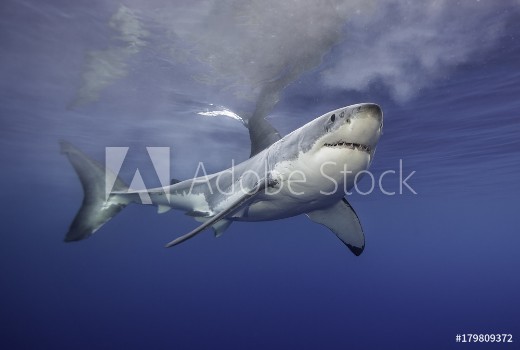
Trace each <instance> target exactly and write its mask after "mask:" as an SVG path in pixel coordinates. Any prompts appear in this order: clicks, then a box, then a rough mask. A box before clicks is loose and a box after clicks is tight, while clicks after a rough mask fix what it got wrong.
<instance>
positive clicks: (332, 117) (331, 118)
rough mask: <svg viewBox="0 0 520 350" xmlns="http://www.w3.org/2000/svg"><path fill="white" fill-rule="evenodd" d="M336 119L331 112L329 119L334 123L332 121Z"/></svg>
mask: <svg viewBox="0 0 520 350" xmlns="http://www.w3.org/2000/svg"><path fill="white" fill-rule="evenodd" d="M335 120H336V115H335V114H333V115H331V116H330V121H331V122H333V123H334V121H335Z"/></svg>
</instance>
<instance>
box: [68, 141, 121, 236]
mask: <svg viewBox="0 0 520 350" xmlns="http://www.w3.org/2000/svg"><path fill="white" fill-rule="evenodd" d="M60 146H61V153H63V154H65V155H67V157H68V158H69V161H70V163H71V164H72V166H73V167H74V170H76V173H77V174H78V176H79V179H80V181H81V185H82V186H83V191H84V197H83V203H82V204H81V208H80V209H79V212H78V214H76V217H75V218H74V221H73V222H72V224H71V225H70V228H69V232H68V233H67V235H66V236H65V242H71V241H79V240H82V239H85V238H88V237H89V236H90V235H92V234H93V233H94V232H96V231H97V230H98V229H99V228H100V227H101V226H103V224H105V223H106V222H107V221H108V220H110V219H111V218H113V217H114V216H115V215H116V214H117V213H119V212H120V211H121V210H122V209H123V208H124V207H126V206H127V205H128V204H129V203H130V201H129V200H128V199H126V198H124V197H123V196H121V195H117V194H116V195H114V194H109V195H107V193H106V189H105V181H106V180H108V181H110V182H111V183H114V187H113V190H114V191H126V190H128V186H127V185H126V184H125V183H124V182H123V181H122V180H121V179H120V178H119V177H117V176H116V175H115V174H113V173H112V172H110V171H105V167H104V166H102V165H101V164H100V163H98V162H96V161H95V160H93V159H91V158H89V157H88V156H86V155H85V154H84V153H83V152H81V151H80V150H79V149H77V148H76V147H74V146H73V145H72V144H70V143H68V142H65V141H62V142H60Z"/></svg>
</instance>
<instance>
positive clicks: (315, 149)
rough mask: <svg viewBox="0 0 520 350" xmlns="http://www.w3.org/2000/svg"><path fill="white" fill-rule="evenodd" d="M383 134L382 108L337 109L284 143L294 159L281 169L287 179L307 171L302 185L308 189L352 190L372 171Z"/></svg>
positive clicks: (365, 106)
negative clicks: (290, 175) (362, 174)
mask: <svg viewBox="0 0 520 350" xmlns="http://www.w3.org/2000/svg"><path fill="white" fill-rule="evenodd" d="M382 132H383V112H382V110H381V108H380V107H379V106H378V105H376V104H373V103H361V104H356V105H352V106H347V107H343V108H339V109H336V110H334V111H331V112H328V113H326V114H324V115H322V116H320V117H318V118H316V119H314V120H313V121H311V122H309V123H308V124H306V125H304V126H302V127H301V128H300V129H298V130H295V131H294V132H293V133H291V134H289V135H287V136H286V137H285V138H284V139H282V140H280V141H281V143H284V144H285V147H286V148H285V149H286V150H287V149H289V148H290V149H291V152H289V153H290V154H292V157H287V158H289V159H290V160H289V159H288V160H287V161H285V162H280V165H281V166H279V167H278V169H279V170H280V173H284V175H285V176H283V177H284V178H287V177H288V176H289V175H288V174H290V173H291V172H294V171H295V170H297V171H301V172H303V173H304V174H305V178H306V182H305V184H304V185H302V186H305V187H306V188H307V190H308V189H315V190H322V191H328V190H327V189H331V188H332V189H338V190H339V189H341V188H343V187H344V188H347V189H349V188H351V187H352V186H353V185H354V181H355V179H359V177H358V178H356V175H357V174H358V173H360V172H361V171H363V170H366V169H368V167H369V165H370V163H371V161H372V159H373V156H374V153H375V150H376V146H377V142H378V141H379V137H380V136H381V133H382ZM280 153H281V152H280ZM284 158H285V157H284ZM287 158H285V159H287ZM345 173H347V174H348V176H347V178H345Z"/></svg>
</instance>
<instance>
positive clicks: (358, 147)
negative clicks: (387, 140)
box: [324, 141, 371, 153]
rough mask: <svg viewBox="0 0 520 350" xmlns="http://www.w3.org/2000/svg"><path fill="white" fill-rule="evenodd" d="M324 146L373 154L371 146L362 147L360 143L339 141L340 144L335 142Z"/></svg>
mask: <svg viewBox="0 0 520 350" xmlns="http://www.w3.org/2000/svg"><path fill="white" fill-rule="evenodd" d="M324 146H325V147H337V148H349V149H355V150H358V151H363V152H367V153H370V152H371V149H370V146H367V145H362V144H360V143H352V142H344V141H338V142H334V143H326V144H325V145H324Z"/></svg>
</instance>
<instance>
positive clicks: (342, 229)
mask: <svg viewBox="0 0 520 350" xmlns="http://www.w3.org/2000/svg"><path fill="white" fill-rule="evenodd" d="M307 216H308V217H309V218H310V219H311V220H312V221H314V222H317V223H318V224H322V225H324V226H326V227H328V228H329V229H330V230H331V231H332V232H334V233H335V234H336V236H338V238H339V239H341V241H342V242H343V243H345V245H346V246H347V247H348V248H349V249H350V250H351V251H352V253H354V254H355V255H356V256H359V255H360V254H361V253H362V252H363V249H364V248H365V235H364V234H363V229H362V228H361V223H360V222H359V218H358V216H357V214H356V212H355V211H354V209H352V207H351V206H350V204H349V203H348V202H347V200H346V199H345V198H342V199H341V200H340V201H339V202H337V203H336V204H334V205H332V206H330V207H328V208H325V209H320V210H315V211H313V212H310V213H307Z"/></svg>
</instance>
